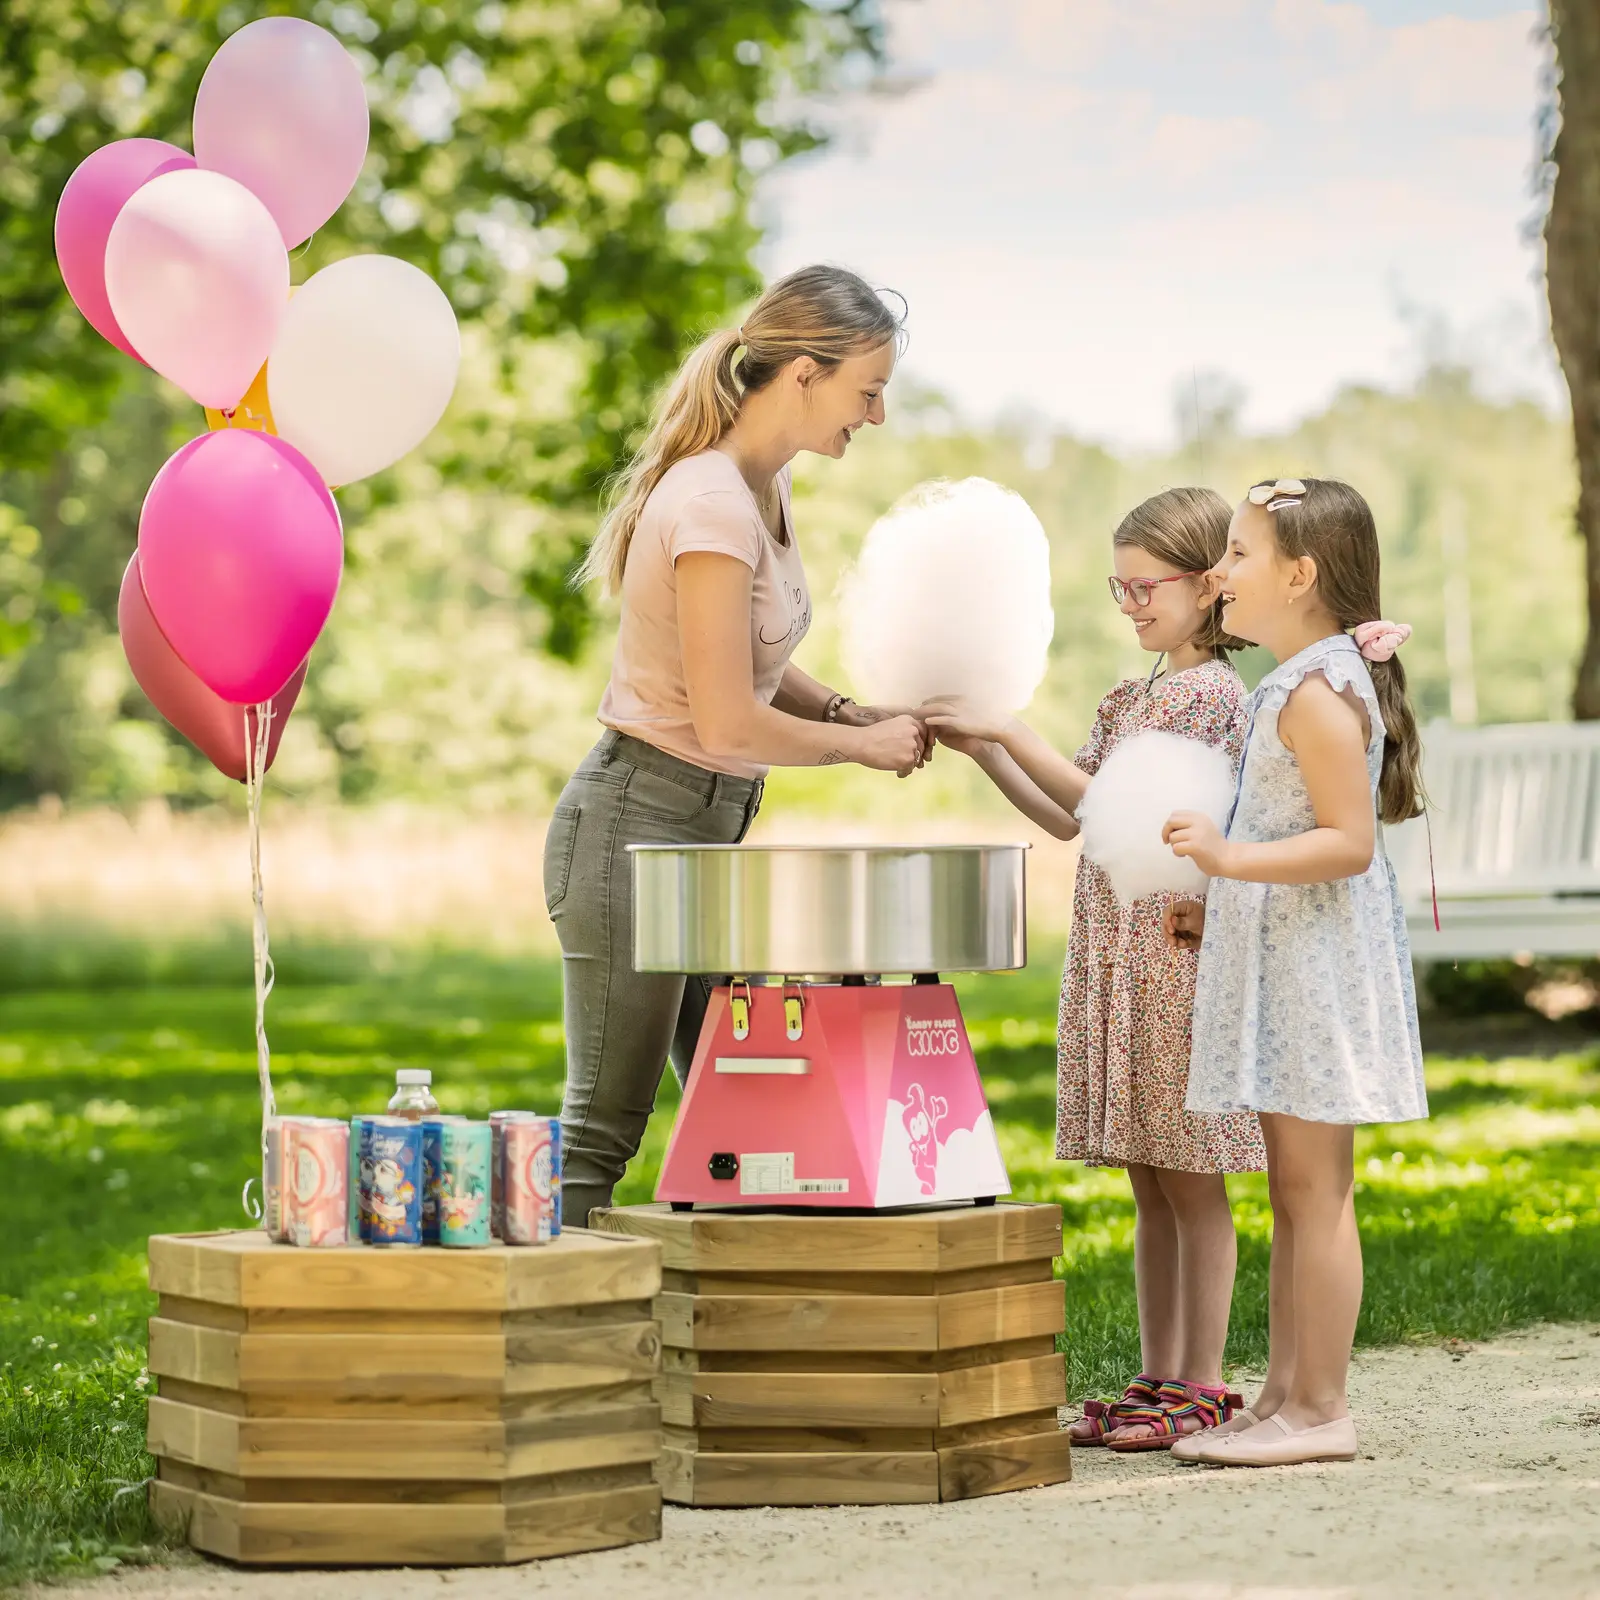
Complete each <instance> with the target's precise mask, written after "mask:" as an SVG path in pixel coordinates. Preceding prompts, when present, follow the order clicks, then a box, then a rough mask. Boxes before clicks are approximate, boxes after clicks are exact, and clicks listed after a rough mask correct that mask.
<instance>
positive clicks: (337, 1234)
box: [281, 1117, 350, 1249]
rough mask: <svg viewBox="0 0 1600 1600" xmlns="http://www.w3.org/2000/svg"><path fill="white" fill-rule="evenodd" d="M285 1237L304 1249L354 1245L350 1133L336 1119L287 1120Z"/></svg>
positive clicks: (283, 1146) (283, 1145) (283, 1144)
mask: <svg viewBox="0 0 1600 1600" xmlns="http://www.w3.org/2000/svg"><path fill="white" fill-rule="evenodd" d="M281 1149H282V1168H283V1178H282V1184H281V1188H282V1201H281V1207H282V1213H283V1235H284V1238H285V1239H286V1240H287V1241H288V1242H289V1243H290V1244H294V1245H300V1246H301V1247H302V1248H305V1247H311V1248H317V1249H322V1248H326V1247H328V1246H331V1245H342V1244H346V1243H348V1242H349V1222H350V1201H349V1181H350V1129H349V1128H348V1127H347V1126H346V1125H345V1124H344V1123H343V1122H340V1121H339V1120H338V1119H337V1118H335V1117H288V1118H285V1119H284V1122H283V1131H282V1138H281Z"/></svg>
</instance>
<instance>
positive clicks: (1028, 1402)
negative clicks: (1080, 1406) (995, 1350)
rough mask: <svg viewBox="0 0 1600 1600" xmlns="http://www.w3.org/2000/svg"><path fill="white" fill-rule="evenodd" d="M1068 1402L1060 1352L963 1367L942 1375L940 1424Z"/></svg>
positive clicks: (1041, 1408)
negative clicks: (1027, 1358) (981, 1365)
mask: <svg viewBox="0 0 1600 1600" xmlns="http://www.w3.org/2000/svg"><path fill="white" fill-rule="evenodd" d="M1066 1403H1067V1373H1066V1366H1065V1364H1064V1363H1063V1361H1062V1358H1061V1357H1060V1356H1058V1355H1047V1356H1034V1357H1033V1358H1031V1359H1030V1360H1025V1361H1002V1362H998V1363H996V1364H994V1365H992V1366H983V1367H964V1368H961V1369H959V1370H957V1371H955V1372H945V1373H941V1374H940V1376H939V1424H940V1426H941V1427H945V1428H953V1427H958V1426H959V1425H960V1424H962V1423H964V1422H983V1421H987V1420H988V1419H990V1418H992V1417H1004V1416H1010V1415H1014V1414H1015V1413H1018V1412H1023V1411H1042V1410H1045V1409H1046V1408H1047V1407H1050V1406H1060V1405H1065V1404H1066Z"/></svg>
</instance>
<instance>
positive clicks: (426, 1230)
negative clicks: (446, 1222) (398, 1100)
mask: <svg viewBox="0 0 1600 1600" xmlns="http://www.w3.org/2000/svg"><path fill="white" fill-rule="evenodd" d="M466 1120H467V1119H466V1118H465V1117H447V1116H428V1117H424V1118H423V1119H422V1242H423V1243H424V1244H438V1242H439V1179H440V1176H441V1173H442V1170H443V1149H442V1144H443V1137H444V1130H445V1127H446V1126H447V1125H448V1124H449V1123H452V1122H465V1121H466Z"/></svg>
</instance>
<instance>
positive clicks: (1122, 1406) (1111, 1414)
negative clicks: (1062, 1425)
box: [1067, 1372, 1161, 1448]
mask: <svg viewBox="0 0 1600 1600" xmlns="http://www.w3.org/2000/svg"><path fill="white" fill-rule="evenodd" d="M1160 1388H1161V1380H1160V1379H1159V1378H1152V1377H1150V1376H1149V1375H1148V1374H1147V1373H1143V1372H1141V1373H1140V1374H1139V1376H1138V1377H1137V1378H1135V1379H1134V1380H1133V1382H1132V1383H1130V1384H1129V1385H1128V1387H1127V1388H1126V1389H1124V1390H1123V1391H1122V1397H1121V1399H1119V1400H1085V1401H1084V1402H1083V1416H1082V1417H1081V1418H1080V1419H1079V1420H1078V1421H1077V1422H1074V1423H1073V1424H1072V1426H1071V1427H1070V1428H1068V1429H1067V1437H1068V1438H1069V1439H1071V1440H1072V1443H1073V1445H1074V1447H1077V1448H1082V1447H1083V1446H1086V1445H1102V1444H1104V1443H1105V1442H1106V1436H1107V1434H1109V1433H1111V1432H1113V1431H1114V1430H1115V1429H1117V1428H1120V1427H1122V1426H1123V1424H1124V1423H1126V1422H1131V1421H1132V1420H1133V1419H1134V1415H1135V1413H1137V1414H1138V1416H1139V1417H1140V1419H1143V1417H1144V1416H1145V1415H1146V1414H1147V1413H1149V1414H1151V1415H1157V1416H1159V1415H1160V1406H1159V1400H1158V1396H1159V1393H1160Z"/></svg>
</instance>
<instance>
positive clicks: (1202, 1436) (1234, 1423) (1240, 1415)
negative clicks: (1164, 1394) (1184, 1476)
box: [1172, 1406, 1261, 1465]
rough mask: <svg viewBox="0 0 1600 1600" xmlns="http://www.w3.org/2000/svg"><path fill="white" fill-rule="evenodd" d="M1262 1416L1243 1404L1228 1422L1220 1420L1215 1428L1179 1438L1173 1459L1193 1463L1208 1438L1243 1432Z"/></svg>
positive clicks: (1175, 1444) (1174, 1448)
mask: <svg viewBox="0 0 1600 1600" xmlns="http://www.w3.org/2000/svg"><path fill="white" fill-rule="evenodd" d="M1260 1420H1261V1418H1260V1417H1258V1416H1257V1415H1256V1414H1255V1412H1253V1411H1252V1410H1251V1409H1250V1408H1249V1406H1241V1407H1240V1408H1239V1409H1238V1410H1237V1411H1235V1412H1234V1414H1233V1415H1232V1416H1231V1417H1229V1418H1228V1420H1227V1421H1226V1422H1219V1423H1218V1424H1217V1425H1216V1427H1214V1428H1206V1429H1204V1430H1203V1431H1202V1432H1200V1433H1190V1434H1186V1435H1185V1436H1184V1437H1183V1438H1181V1439H1177V1440H1175V1441H1174V1442H1173V1446H1172V1459H1173V1460H1174V1461H1187V1462H1189V1463H1190V1464H1191V1465H1192V1464H1193V1463H1194V1462H1196V1461H1198V1460H1199V1459H1200V1447H1201V1445H1203V1444H1205V1443H1206V1442H1207V1441H1208V1440H1211V1439H1215V1438H1217V1437H1218V1435H1220V1434H1228V1433H1243V1432H1244V1430H1245V1429H1246V1428H1253V1427H1255V1425H1256V1424H1257V1423H1258V1422H1260Z"/></svg>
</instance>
